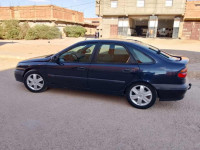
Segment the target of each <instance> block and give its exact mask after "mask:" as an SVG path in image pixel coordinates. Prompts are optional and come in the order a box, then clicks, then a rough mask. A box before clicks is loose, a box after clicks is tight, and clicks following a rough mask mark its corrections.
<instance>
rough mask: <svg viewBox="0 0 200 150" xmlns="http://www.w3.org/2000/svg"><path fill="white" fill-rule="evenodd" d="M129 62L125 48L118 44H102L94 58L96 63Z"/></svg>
mask: <svg viewBox="0 0 200 150" xmlns="http://www.w3.org/2000/svg"><path fill="white" fill-rule="evenodd" d="M131 61H132V59H131V57H130V54H129V53H128V52H127V50H126V49H125V47H123V46H121V45H118V44H102V45H101V46H100V50H99V53H98V55H97V58H96V62H97V63H113V64H127V63H130V62H131Z"/></svg>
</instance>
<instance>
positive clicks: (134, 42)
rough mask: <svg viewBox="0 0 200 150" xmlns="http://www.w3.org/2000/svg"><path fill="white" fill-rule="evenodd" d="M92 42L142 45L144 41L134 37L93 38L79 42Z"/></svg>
mask: <svg viewBox="0 0 200 150" xmlns="http://www.w3.org/2000/svg"><path fill="white" fill-rule="evenodd" d="M92 42H106V43H107V42H110V43H118V44H125V45H133V46H137V47H142V45H141V44H142V42H141V41H138V40H134V39H93V40H91V39H90V40H87V39H86V40H85V41H81V42H79V43H92Z"/></svg>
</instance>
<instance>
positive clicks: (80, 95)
mask: <svg viewBox="0 0 200 150" xmlns="http://www.w3.org/2000/svg"><path fill="white" fill-rule="evenodd" d="M0 82H1V85H0V89H1V91H0V96H1V97H7V98H9V95H10V93H12V94H16V95H21V96H22V97H21V98H23V96H26V99H34V98H38V99H40V98H41V100H49V98H50V99H51V100H53V101H54V100H55V101H66V100H67V101H73V100H76V101H79V102H84V103H88V105H90V103H102V104H103V105H105V104H108V105H115V106H116V105H120V106H123V107H127V108H133V107H132V106H131V105H130V104H129V103H128V102H127V100H126V98H125V96H119V95H114V94H105V93H103V94H102V93H97V92H91V91H85V90H73V89H60V88H49V89H48V90H47V91H45V92H42V93H31V92H29V91H28V90H27V89H26V88H25V86H24V84H23V83H20V82H17V81H15V78H14V69H8V70H2V71H0ZM16 100H17V98H16ZM181 105H182V104H181V102H179V101H177V102H174V101H171V102H162V101H158V100H157V101H156V103H155V105H154V106H153V107H151V108H150V109H147V110H150V111H151V110H152V109H153V110H154V109H157V110H160V109H164V110H168V109H170V110H172V109H177V108H178V107H181ZM133 109H134V108H133Z"/></svg>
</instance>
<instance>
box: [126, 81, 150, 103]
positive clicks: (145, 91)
mask: <svg viewBox="0 0 200 150" xmlns="http://www.w3.org/2000/svg"><path fill="white" fill-rule="evenodd" d="M129 96H130V99H131V101H132V102H133V103H134V104H136V105H138V106H146V105H148V104H149V103H150V102H151V100H152V92H151V90H150V89H149V88H148V87H147V86H145V85H136V86H134V87H133V88H132V89H131V90H130V93H129Z"/></svg>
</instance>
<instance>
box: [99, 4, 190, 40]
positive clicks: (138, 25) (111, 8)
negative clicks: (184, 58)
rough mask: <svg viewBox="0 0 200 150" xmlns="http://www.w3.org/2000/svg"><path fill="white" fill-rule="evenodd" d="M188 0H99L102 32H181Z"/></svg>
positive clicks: (170, 34) (107, 34)
mask: <svg viewBox="0 0 200 150" xmlns="http://www.w3.org/2000/svg"><path fill="white" fill-rule="evenodd" d="M185 3H186V0H96V14H97V15H98V16H99V17H102V32H101V34H102V36H103V37H104V38H108V37H116V36H120V35H122V36H147V37H157V36H168V37H173V38H178V37H180V36H181V33H182V32H181V31H180V30H181V29H182V25H183V15H184V12H185Z"/></svg>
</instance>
